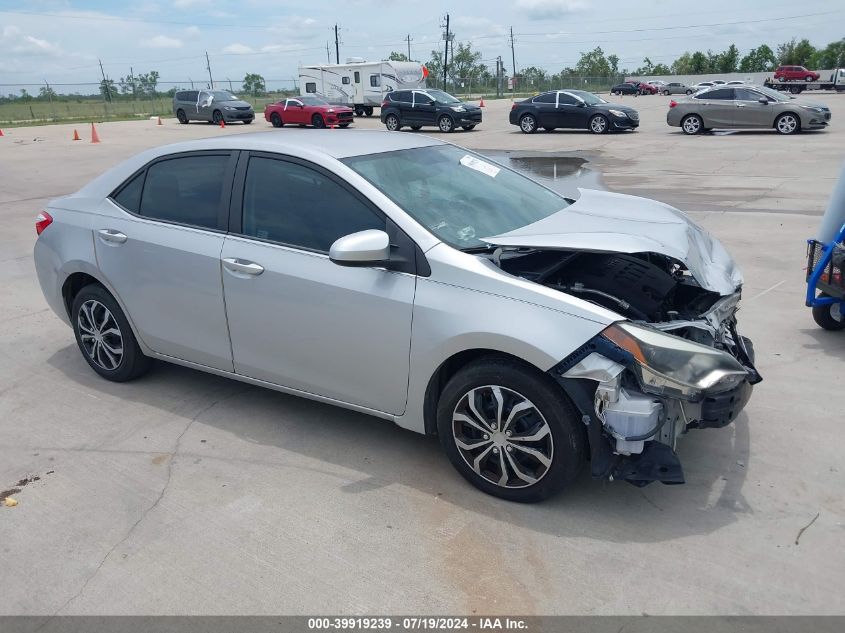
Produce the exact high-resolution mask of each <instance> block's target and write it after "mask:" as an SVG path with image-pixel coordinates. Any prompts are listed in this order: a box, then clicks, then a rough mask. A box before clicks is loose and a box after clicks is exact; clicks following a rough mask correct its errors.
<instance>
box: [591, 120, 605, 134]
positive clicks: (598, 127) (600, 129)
mask: <svg viewBox="0 0 845 633" xmlns="http://www.w3.org/2000/svg"><path fill="white" fill-rule="evenodd" d="M590 130H592V131H593V133H595V134H604V132H605V130H607V119H605V118H604V117H603V116H594V117H593V118H592V119H590Z"/></svg>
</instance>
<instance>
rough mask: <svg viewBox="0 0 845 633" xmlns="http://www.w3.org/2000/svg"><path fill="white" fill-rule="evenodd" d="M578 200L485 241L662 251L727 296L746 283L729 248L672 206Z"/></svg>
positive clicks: (584, 196) (588, 195)
mask: <svg viewBox="0 0 845 633" xmlns="http://www.w3.org/2000/svg"><path fill="white" fill-rule="evenodd" d="M578 191H579V192H580V193H581V196H580V197H579V198H578V200H577V201H576V202H575V203H574V204H572V205H570V206H568V207H566V208H565V209H561V210H560V211H558V212H557V213H553V214H552V215H550V216H548V217H546V218H543V219H542V220H539V221H537V222H534V223H532V224H528V225H527V226H523V227H521V228H518V229H515V230H513V231H509V232H507V233H502V234H501V235H495V236H492V237H485V238H482V239H483V240H484V241H485V242H488V243H490V244H495V245H497V246H522V247H528V248H546V249H554V250H579V251H592V252H617V253H659V254H661V255H666V256H668V257H672V258H674V259H677V260H678V261H680V262H682V263H683V264H684V265H685V266H686V267H687V268H688V269H689V271H690V273H692V276H693V277H694V278H695V280H696V281H697V282H698V283H699V284H700V285H701V287H702V288H705V289H707V290H712V291H714V292H718V293H719V294H722V295H727V294H732V293H733V292H735V291H736V289H737V287H738V286H741V285H742V273H740V271H739V269H738V268H737V266H736V262H734V260H733V258H731V256H730V255H729V254H728V252H727V251H726V250H725V248H724V246H722V244H721V243H720V242H719V241H718V240H717V239H715V238H714V237H712V236H711V235H710V234H709V233H707V231H705V230H704V229H702V228H701V227H700V226H698V225H697V224H695V223H694V222H693V221H692V220H690V219H689V218H688V217H687V216H686V215H685V214H684V213H682V212H681V211H679V210H678V209H675V208H674V207H670V206H669V205H668V204H663V203H662V202H657V201H655V200H649V199H647V198H640V197H637V196H628V195H624V194H619V193H609V192H606V191H596V190H593V189H579V190H578Z"/></svg>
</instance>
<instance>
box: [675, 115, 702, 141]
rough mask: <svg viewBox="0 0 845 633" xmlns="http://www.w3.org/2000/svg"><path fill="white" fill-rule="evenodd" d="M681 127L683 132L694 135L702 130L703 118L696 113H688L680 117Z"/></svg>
mask: <svg viewBox="0 0 845 633" xmlns="http://www.w3.org/2000/svg"><path fill="white" fill-rule="evenodd" d="M681 129H682V130H683V131H684V134H689V135H690V136H694V135H695V134H700V133H701V132H702V131H703V130H704V120H703V119H702V118H701V117H700V116H698V115H697V114H688V115H687V116H685V117H684V118H683V119H681Z"/></svg>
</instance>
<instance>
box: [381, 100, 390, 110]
mask: <svg viewBox="0 0 845 633" xmlns="http://www.w3.org/2000/svg"><path fill="white" fill-rule="evenodd" d="M388 105H389V102H388V101H387V99H385V100H384V101H382V102H381V107H382V108H386V107H387V106H388Z"/></svg>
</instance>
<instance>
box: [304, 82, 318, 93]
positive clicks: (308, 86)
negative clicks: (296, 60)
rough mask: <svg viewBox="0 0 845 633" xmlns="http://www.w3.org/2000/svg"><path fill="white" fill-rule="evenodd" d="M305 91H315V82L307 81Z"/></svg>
mask: <svg viewBox="0 0 845 633" xmlns="http://www.w3.org/2000/svg"><path fill="white" fill-rule="evenodd" d="M305 92H317V84H316V83H315V82H313V81H309V82H308V83H306V84H305Z"/></svg>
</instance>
